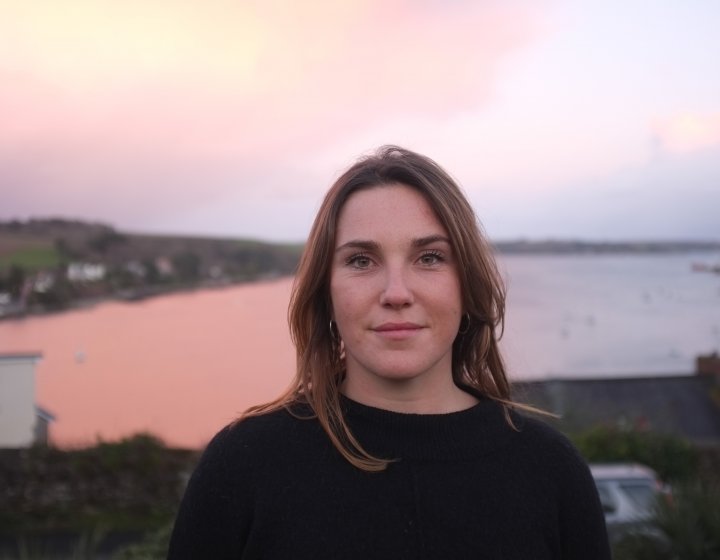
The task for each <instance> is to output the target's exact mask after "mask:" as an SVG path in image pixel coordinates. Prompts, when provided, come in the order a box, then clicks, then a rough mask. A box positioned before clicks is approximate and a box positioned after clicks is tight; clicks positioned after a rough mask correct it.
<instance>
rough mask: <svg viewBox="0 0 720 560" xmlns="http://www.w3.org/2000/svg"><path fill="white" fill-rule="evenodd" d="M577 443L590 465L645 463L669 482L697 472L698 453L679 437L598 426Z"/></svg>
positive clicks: (689, 476)
mask: <svg viewBox="0 0 720 560" xmlns="http://www.w3.org/2000/svg"><path fill="white" fill-rule="evenodd" d="M573 440H574V443H575V445H576V446H577V448H578V449H579V450H580V453H581V454H582V455H583V457H585V459H586V460H587V461H588V462H590V463H593V462H634V463H641V464H643V465H647V466H648V467H650V468H652V469H653V470H654V471H655V472H657V473H658V475H659V476H660V478H662V479H663V480H665V481H682V480H689V479H690V478H691V477H693V476H694V475H695V473H696V472H697V466H698V452H697V450H696V449H695V448H694V447H693V446H692V445H691V444H690V443H688V442H686V441H685V440H683V439H680V438H678V437H675V436H670V435H665V434H658V433H655V432H641V431H637V430H621V429H618V428H607V427H597V428H593V429H591V430H588V431H587V432H584V433H582V434H580V435H578V436H576V437H574V438H573Z"/></svg>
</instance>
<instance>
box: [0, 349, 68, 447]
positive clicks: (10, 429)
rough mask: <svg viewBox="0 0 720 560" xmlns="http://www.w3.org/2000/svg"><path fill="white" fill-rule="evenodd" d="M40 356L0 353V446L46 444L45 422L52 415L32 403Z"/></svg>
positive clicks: (46, 423)
mask: <svg viewBox="0 0 720 560" xmlns="http://www.w3.org/2000/svg"><path fill="white" fill-rule="evenodd" d="M41 358H42V354H39V353H24V354H0V448H22V447H29V446H31V445H33V444H34V443H40V444H42V443H47V434H48V424H49V422H51V421H53V420H54V419H55V418H54V417H53V415H52V414H51V413H49V412H48V411H46V410H44V409H42V408H40V407H37V406H36V405H35V364H37V362H38V361H39V360H40V359H41ZM38 438H40V439H38Z"/></svg>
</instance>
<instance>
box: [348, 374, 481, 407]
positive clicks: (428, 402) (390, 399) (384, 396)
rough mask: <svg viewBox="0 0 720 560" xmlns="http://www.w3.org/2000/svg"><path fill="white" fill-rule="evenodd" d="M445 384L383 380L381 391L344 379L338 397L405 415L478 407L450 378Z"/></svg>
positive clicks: (356, 381)
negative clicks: (427, 385)
mask: <svg viewBox="0 0 720 560" xmlns="http://www.w3.org/2000/svg"><path fill="white" fill-rule="evenodd" d="M449 381H450V382H449V383H444V384H442V385H441V386H439V387H432V388H428V387H425V386H421V384H419V383H412V382H411V381H409V380H403V381H398V380H384V381H383V382H382V387H378V386H377V384H373V385H372V386H368V384H366V383H363V382H362V380H357V379H354V378H353V377H352V376H347V377H346V378H345V381H344V382H343V385H342V393H343V394H344V395H345V396H346V397H348V398H349V399H352V400H354V401H356V402H359V403H360V404H364V405H367V406H372V407H374V408H380V409H383V410H389V411H391V412H403V413H406V414H448V413H451V412H458V411H460V410H465V409H468V408H470V407H472V406H474V405H476V404H477V403H478V400H477V398H475V397H474V396H473V395H471V394H470V393H466V392H465V391H463V390H462V389H460V388H459V387H457V386H456V385H455V384H454V383H453V382H452V379H451V378H450V379H449Z"/></svg>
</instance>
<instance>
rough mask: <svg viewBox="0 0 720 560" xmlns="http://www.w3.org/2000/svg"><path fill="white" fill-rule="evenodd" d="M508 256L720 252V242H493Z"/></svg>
mask: <svg viewBox="0 0 720 560" xmlns="http://www.w3.org/2000/svg"><path fill="white" fill-rule="evenodd" d="M493 246H494V247H495V249H496V250H497V251H498V252H500V253H507V254H513V253H517V254H533V253H536V254H576V255H577V254H608V253H615V254H619V253H686V252H694V251H720V241H614V242H610V241H575V240H556V239H550V240H526V239H520V240H515V241H497V242H495V243H493Z"/></svg>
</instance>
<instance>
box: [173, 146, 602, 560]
mask: <svg viewBox="0 0 720 560" xmlns="http://www.w3.org/2000/svg"><path fill="white" fill-rule="evenodd" d="M504 307H505V294H504V288H503V284H502V281H501V279H500V277H499V274H498V271H497V269H496V266H495V263H494V260H493V257H492V253H491V250H490V248H489V246H488V244H487V242H486V241H485V240H484V238H483V237H482V235H481V233H480V231H479V228H478V225H477V222H476V218H475V215H474V213H473V211H472V209H471V207H470V205H469V204H468V202H467V200H466V199H465V197H464V196H463V194H462V193H461V191H460V189H459V188H458V186H457V185H456V184H455V182H454V181H453V180H452V179H451V177H450V176H449V175H448V174H447V173H446V172H445V171H443V170H442V169H441V168H440V167H439V166H438V165H437V164H435V163H434V162H433V161H431V160H430V159H428V158H426V157H424V156H421V155H419V154H416V153H413V152H410V151H408V150H404V149H401V148H398V147H393V146H389V147H384V148H381V149H380V150H379V151H378V152H377V153H376V154H375V155H372V156H370V157H367V158H364V159H361V160H360V161H358V162H357V163H356V164H355V165H353V166H352V167H351V168H350V169H349V170H348V171H346V172H345V173H344V174H343V175H342V176H341V177H340V178H339V179H338V180H337V181H336V182H335V184H334V185H333V186H332V188H331V189H330V191H329V192H328V194H327V195H326V197H325V200H324V202H323V204H322V206H321V208H320V211H319V213H318V215H317V217H316V219H315V223H314V225H313V227H312V231H311V233H310V237H309V240H308V243H307V246H306V249H305V252H304V254H303V257H302V259H301V262H300V265H299V270H298V274H297V277H296V280H295V285H294V289H293V294H292V298H291V302H290V310H289V321H290V328H291V333H292V336H293V341H294V343H295V345H296V349H297V364H298V365H297V372H296V376H295V379H294V381H293V383H292V385H291V387H290V388H289V389H288V391H287V392H286V393H285V394H283V395H282V396H281V397H280V398H278V399H277V400H275V401H273V402H271V403H268V404H265V405H261V406H258V407H255V408H253V409H250V411H248V412H247V413H246V414H245V415H244V416H243V418H242V419H241V420H240V421H238V422H236V423H235V424H233V425H231V426H229V427H226V428H225V429H224V430H222V431H221V432H220V433H219V434H218V435H217V436H216V437H215V438H214V439H213V441H212V442H211V443H210V444H209V446H208V448H207V449H206V451H205V453H204V455H203V457H202V459H201V461H200V464H199V465H198V467H197V469H196V471H195V473H194V474H193V476H192V478H191V480H190V482H189V485H188V488H187V491H186V494H185V497H184V499H183V502H182V505H181V508H180V512H179V514H178V517H177V521H176V524H175V528H174V532H173V537H172V541H171V545H170V555H169V558H171V559H179V558H213V559H215V558H242V559H255V558H258V559H259V558H263V559H290V558H292V559H305V558H307V559H325V558H327V559H343V560H346V559H356V558H357V559H393V560H397V559H405V558H408V559H410V558H412V559H465V558H468V559H470V558H491V559H495V558H498V559H499V558H502V559H505V560H508V559H519V560H528V559H535V560H537V559H577V560H580V559H582V560H594V559H608V558H610V553H609V550H608V543H607V538H606V533H605V525H604V520H603V513H602V509H601V507H600V504H599V501H598V497H597V492H596V490H595V486H594V484H593V481H592V478H591V476H590V473H589V471H588V469H587V466H586V465H585V464H584V463H583V461H582V459H581V458H580V457H579V456H578V454H577V452H576V450H575V449H574V448H573V447H572V445H571V444H570V443H569V442H568V441H567V440H566V439H565V438H564V437H563V436H561V435H560V434H558V433H557V432H555V431H554V430H552V429H551V428H549V427H547V426H546V425H545V424H543V423H541V422H539V421H537V420H534V419H531V418H527V417H526V416H523V415H521V414H519V413H518V412H517V409H518V408H526V407H522V406H520V405H517V404H514V403H513V402H512V401H511V398H510V389H509V384H508V380H507V377H506V373H505V368H504V365H503V360H502V358H501V355H500V352H499V349H498V341H497V337H498V334H499V333H498V331H499V330H501V328H502V324H503V316H504Z"/></svg>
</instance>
